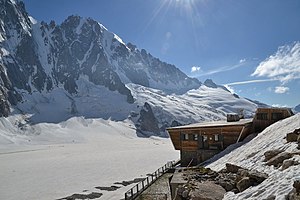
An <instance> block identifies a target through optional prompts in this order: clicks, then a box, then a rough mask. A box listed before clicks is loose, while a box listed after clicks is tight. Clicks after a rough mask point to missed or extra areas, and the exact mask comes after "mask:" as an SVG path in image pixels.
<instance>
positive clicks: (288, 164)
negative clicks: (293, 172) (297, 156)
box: [281, 160, 299, 170]
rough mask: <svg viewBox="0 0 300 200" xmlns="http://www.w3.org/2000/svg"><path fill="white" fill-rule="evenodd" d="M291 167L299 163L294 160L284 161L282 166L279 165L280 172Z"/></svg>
mask: <svg viewBox="0 0 300 200" xmlns="http://www.w3.org/2000/svg"><path fill="white" fill-rule="evenodd" d="M293 165H299V163H298V162H297V161H295V160H284V161H283V163H282V165H281V170H285V169H287V168H289V167H290V166H293Z"/></svg>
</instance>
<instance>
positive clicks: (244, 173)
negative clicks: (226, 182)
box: [238, 169, 268, 184]
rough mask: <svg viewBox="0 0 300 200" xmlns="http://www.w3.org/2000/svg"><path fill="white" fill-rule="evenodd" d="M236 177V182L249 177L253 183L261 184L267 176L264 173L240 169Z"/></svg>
mask: <svg viewBox="0 0 300 200" xmlns="http://www.w3.org/2000/svg"><path fill="white" fill-rule="evenodd" d="M238 175H239V177H240V178H238V180H239V179H242V178H244V177H249V178H251V179H252V180H254V182H256V183H257V184H259V183H261V182H263V181H264V180H265V179H267V178H268V175H267V174H266V173H262V172H258V171H256V170H246V169H240V170H239V171H238Z"/></svg>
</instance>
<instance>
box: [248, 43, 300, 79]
mask: <svg viewBox="0 0 300 200" xmlns="http://www.w3.org/2000/svg"><path fill="white" fill-rule="evenodd" d="M252 76H257V77H268V78H275V79H278V80H280V81H281V82H282V83H283V84H285V83H287V82H289V81H291V80H294V79H298V78H300V42H299V41H297V42H294V43H292V44H290V45H285V46H281V47H279V48H278V50H277V52H276V53H275V54H273V55H271V56H270V57H268V58H266V59H265V60H264V61H262V62H261V63H260V64H259V65H258V67H257V68H256V70H255V71H254V72H253V73H252Z"/></svg>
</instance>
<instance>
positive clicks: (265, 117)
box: [256, 113, 283, 120]
mask: <svg viewBox="0 0 300 200" xmlns="http://www.w3.org/2000/svg"><path fill="white" fill-rule="evenodd" d="M256 119H258V120H269V117H268V113H257V114H256ZM280 119H283V113H271V120H280Z"/></svg>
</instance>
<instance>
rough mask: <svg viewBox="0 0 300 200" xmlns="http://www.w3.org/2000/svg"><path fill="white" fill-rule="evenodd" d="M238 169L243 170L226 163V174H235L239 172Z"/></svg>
mask: <svg viewBox="0 0 300 200" xmlns="http://www.w3.org/2000/svg"><path fill="white" fill-rule="evenodd" d="M239 169H243V168H242V167H240V166H237V165H234V164H230V163H226V171H227V172H231V173H237V172H238V171H239Z"/></svg>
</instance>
